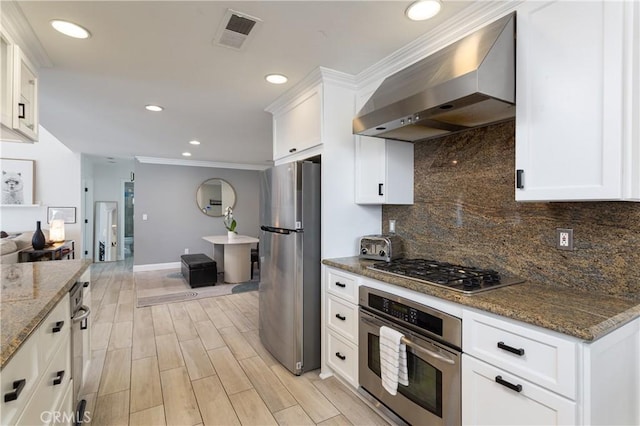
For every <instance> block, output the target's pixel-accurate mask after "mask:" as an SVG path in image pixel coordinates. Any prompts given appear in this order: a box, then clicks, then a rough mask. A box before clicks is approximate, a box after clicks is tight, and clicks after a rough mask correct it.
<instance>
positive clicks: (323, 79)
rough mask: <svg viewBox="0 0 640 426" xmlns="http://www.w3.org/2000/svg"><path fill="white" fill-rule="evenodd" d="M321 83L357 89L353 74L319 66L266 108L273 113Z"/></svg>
mask: <svg viewBox="0 0 640 426" xmlns="http://www.w3.org/2000/svg"><path fill="white" fill-rule="evenodd" d="M320 83H328V84H332V85H335V86H339V87H343V88H346V89H350V90H355V89H356V88H357V84H356V79H355V77H354V76H353V75H351V74H347V73H345V72H341V71H336V70H332V69H330V68H325V67H318V68H315V69H314V70H312V71H311V72H310V73H309V74H307V75H306V76H305V77H304V78H303V79H302V80H300V81H299V82H298V83H296V84H295V85H294V86H293V87H291V88H290V89H288V90H287V91H286V92H284V93H283V94H282V95H280V96H279V97H278V98H277V99H276V100H275V101H273V102H272V103H271V104H269V105H268V106H267V107H266V108H265V109H264V110H265V111H266V112H269V113H271V114H273V113H275V112H276V111H279V110H281V109H282V108H283V107H285V106H286V105H287V104H289V103H290V102H292V101H293V100H295V99H296V98H297V97H298V96H299V95H300V94H301V93H304V92H306V91H308V90H310V89H312V88H314V87H315V86H317V85H318V84H320Z"/></svg>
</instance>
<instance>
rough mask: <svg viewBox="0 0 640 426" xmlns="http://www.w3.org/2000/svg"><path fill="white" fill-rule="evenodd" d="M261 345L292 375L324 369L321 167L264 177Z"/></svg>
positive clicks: (280, 169)
mask: <svg viewBox="0 0 640 426" xmlns="http://www.w3.org/2000/svg"><path fill="white" fill-rule="evenodd" d="M260 189H261V191H260V205H261V209H260V222H261V224H260V225H261V226H260V229H261V231H260V287H259V289H260V290H259V297H260V340H261V341H262V344H263V345H264V346H265V347H266V348H267V349H268V350H269V352H271V354H272V355H273V356H274V357H275V358H276V359H277V360H278V361H280V363H282V365H283V366H285V367H286V368H287V369H288V370H290V371H291V372H292V373H294V374H302V373H303V372H306V371H310V370H313V369H316V368H318V367H320V164H318V163H312V162H309V161H301V162H293V163H289V164H283V165H280V166H276V167H272V168H271V169H268V170H266V171H265V172H264V173H263V174H262V179H261V188H260Z"/></svg>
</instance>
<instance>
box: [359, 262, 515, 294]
mask: <svg viewBox="0 0 640 426" xmlns="http://www.w3.org/2000/svg"><path fill="white" fill-rule="evenodd" d="M369 268H370V269H374V270H377V271H380V272H384V273H388V274H392V275H397V276H401V277H404V278H410V279H413V280H416V281H420V282H425V283H428V284H434V285H437V286H441V287H446V288H450V289H452V290H456V291H460V292H463V293H467V294H471V293H479V292H481V291H486V290H491V289H494V288H499V287H504V286H508V285H512V284H517V283H521V282H523V281H524V280H522V279H521V278H518V277H512V276H502V275H500V274H499V273H498V272H497V271H494V270H492V269H480V268H476V267H469V266H461V265H454V264H451V263H445V262H438V261H435V260H428V259H398V260H393V261H391V262H379V263H374V264H373V265H371V266H369Z"/></svg>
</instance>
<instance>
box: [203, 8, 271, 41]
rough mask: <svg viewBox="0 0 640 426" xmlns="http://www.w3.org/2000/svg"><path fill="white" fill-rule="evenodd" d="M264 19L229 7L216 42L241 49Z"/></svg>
mask: <svg viewBox="0 0 640 426" xmlns="http://www.w3.org/2000/svg"><path fill="white" fill-rule="evenodd" d="M261 22H262V21H261V20H260V19H258V18H254V17H253V16H249V15H247V14H244V13H240V12H236V11H235V10H231V9H227V13H225V15H224V19H223V20H222V24H221V25H220V29H219V30H218V33H217V34H216V38H215V39H214V43H215V44H219V45H221V46H225V47H230V48H232V49H236V50H241V49H243V48H244V47H245V46H246V45H247V41H248V40H249V38H252V37H253V34H254V33H255V30H256V27H257V25H256V24H258V25H259V24H260V23H261Z"/></svg>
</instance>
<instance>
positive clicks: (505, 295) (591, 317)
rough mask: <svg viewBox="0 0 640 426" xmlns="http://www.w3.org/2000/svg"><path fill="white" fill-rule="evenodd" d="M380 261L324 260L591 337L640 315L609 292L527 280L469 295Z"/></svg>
mask: <svg viewBox="0 0 640 426" xmlns="http://www.w3.org/2000/svg"><path fill="white" fill-rule="evenodd" d="M375 262H376V261H371V260H364V259H360V258H358V257H356V256H354V257H343V258H336V259H324V260H323V261H322V263H323V264H325V265H327V266H332V267H334V268H338V269H342V270H345V271H347V272H352V273H355V274H358V275H362V276H365V277H368V278H372V279H376V280H379V281H382V282H385V283H388V284H392V285H397V286H399V287H404V288H407V289H410V290H414V291H417V292H420V293H423V294H427V295H429V296H433V297H438V298H441V299H444V300H448V301H451V302H455V303H458V304H461V305H464V306H468V307H471V308H476V309H480V310H483V311H487V312H491V313H494V314H497V315H501V316H503V317H507V318H511V319H514V320H518V321H522V322H525V323H528V324H532V325H536V326H538V327H542V328H546V329H548V330H553V331H556V332H559V333H562V334H566V335H569V336H573V337H577V338H579V339H582V340H585V341H593V340H596V339H598V338H600V337H602V336H604V335H605V334H607V333H609V332H611V331H613V330H615V329H616V328H618V327H620V326H622V325H624V324H626V323H627V322H629V321H632V320H633V319H635V318H638V317H640V302H638V301H634V300H628V299H622V298H617V297H612V296H608V295H606V294H599V293H591V292H586V291H576V290H573V289H569V288H563V287H559V286H553V285H550V284H542V283H538V282H534V281H526V282H524V283H522V284H515V285H511V286H508V287H502V288H497V289H495V290H490V291H486V292H482V293H477V294H473V295H467V294H464V293H459V292H456V291H453V290H450V289H446V288H441V287H437V286H434V285H430V284H424V283H420V282H418V281H415V280H411V279H407V278H402V277H397V276H392V275H388V274H385V273H382V272H378V271H375V270H371V269H368V266H370V265H372V264H373V263H375Z"/></svg>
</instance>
